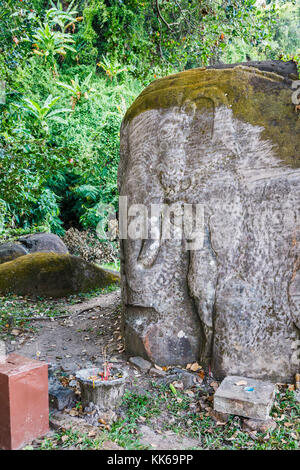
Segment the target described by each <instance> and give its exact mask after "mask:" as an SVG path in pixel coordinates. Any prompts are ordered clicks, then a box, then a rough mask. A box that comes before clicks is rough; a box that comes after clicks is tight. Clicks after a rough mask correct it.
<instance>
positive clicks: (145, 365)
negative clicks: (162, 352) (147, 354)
mask: <svg viewBox="0 0 300 470" xmlns="http://www.w3.org/2000/svg"><path fill="white" fill-rule="evenodd" d="M129 362H130V364H132V365H133V366H135V367H137V368H138V369H140V370H141V371H143V372H149V370H150V369H151V362H149V361H146V360H145V359H143V358H142V357H140V356H135V357H131V358H130V359H129Z"/></svg>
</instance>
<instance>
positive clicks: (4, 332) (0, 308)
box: [0, 284, 119, 339]
mask: <svg viewBox="0 0 300 470" xmlns="http://www.w3.org/2000/svg"><path fill="white" fill-rule="evenodd" d="M118 289H119V286H117V285H115V284H114V285H111V286H107V287H104V288H101V289H96V290H93V291H90V292H87V293H81V294H76V295H71V296H69V297H66V298H63V299H51V298H47V299H46V298H43V297H27V296H17V295H12V294H9V295H6V296H0V339H1V338H2V339H5V338H7V336H11V330H12V329H13V328H20V329H21V330H25V331H26V330H30V331H31V332H34V331H35V325H34V324H33V322H32V320H30V318H31V317H48V318H56V317H59V316H61V315H66V314H67V309H66V306H67V305H74V304H77V303H80V302H83V301H85V300H89V299H93V298H94V297H98V296H100V295H104V294H107V293H109V292H114V291H115V290H118Z"/></svg>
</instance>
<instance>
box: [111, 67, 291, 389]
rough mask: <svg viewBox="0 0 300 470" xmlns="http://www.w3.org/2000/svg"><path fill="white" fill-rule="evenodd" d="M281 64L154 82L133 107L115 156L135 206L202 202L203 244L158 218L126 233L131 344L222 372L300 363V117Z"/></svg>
mask: <svg viewBox="0 0 300 470" xmlns="http://www.w3.org/2000/svg"><path fill="white" fill-rule="evenodd" d="M277 65H278V64H276V63H272V64H265V65H261V66H260V69H263V68H264V67H265V68H267V70H274V72H276V70H278V73H274V72H270V71H264V70H259V69H258V68H255V67H246V66H241V65H240V66H236V67H232V66H230V67H228V68H226V67H225V68H222V69H196V70H190V71H186V72H183V73H180V74H177V75H173V76H170V77H167V78H165V79H161V80H157V81H155V82H154V83H152V84H151V85H150V86H149V87H148V88H146V90H144V91H143V93H142V94H141V95H140V96H139V97H138V98H137V100H136V101H135V102H134V103H133V105H132V106H131V108H130V109H129V110H128V112H127V114H126V116H125V118H124V121H123V124H122V129H121V161H120V166H119V191H120V195H121V196H127V197H128V208H130V207H131V205H132V204H144V205H145V206H146V207H147V209H149V208H150V206H151V205H152V204H168V205H169V206H171V208H172V209H176V208H177V209H178V208H181V207H182V205H183V203H189V204H193V205H196V204H198V205H200V207H202V208H203V211H204V215H203V217H204V219H203V221H204V223H203V234H204V243H203V244H202V245H201V246H199V247H196V248H197V249H193V250H187V249H186V247H187V239H185V238H183V239H182V240H179V239H174V238H173V239H172V238H170V237H163V236H162V233H163V227H164V217H163V216H162V214H159V215H158V216H157V219H156V220H158V223H157V224H156V225H155V227H156V232H160V233H158V235H157V236H153V233H152V234H151V236H149V237H148V236H147V234H146V235H145V233H144V234H143V235H142V236H141V237H140V239H133V238H132V237H130V236H128V238H127V239H124V240H122V244H121V245H122V246H121V249H122V287H123V299H124V308H125V310H124V328H125V339H126V349H127V352H128V353H129V354H131V355H142V356H143V357H144V358H146V359H147V358H148V359H151V360H152V361H154V362H155V363H157V364H160V365H167V364H186V363H187V362H191V361H194V360H200V361H202V362H203V363H204V362H205V363H207V364H210V365H211V366H212V370H213V371H214V373H215V374H216V375H217V376H219V377H222V376H225V375H228V374H230V375H243V376H248V377H254V378H268V379H271V380H290V379H291V378H292V377H293V375H294V374H295V372H296V371H297V369H298V368H299V360H298V359H297V351H296V349H295V348H297V347H298V348H299V344H300V343H299V329H300V261H299V260H300V246H299V243H300V218H299V216H300V213H299V212H300V206H299V202H300V119H299V115H297V113H296V112H295V106H294V105H293V103H292V93H293V89H292V79H295V78H296V68H295V67H294V66H293V64H291V63H289V64H288V66H287V68H285V67H284V64H282V63H280V67H277ZM287 69H288V72H287V73H284V70H287ZM129 219H130V218H129ZM174 224H175V225H176V222H174ZM175 228H176V227H175ZM151 237H152V238H151ZM199 239H200V235H199Z"/></svg>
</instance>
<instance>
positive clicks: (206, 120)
mask: <svg viewBox="0 0 300 470" xmlns="http://www.w3.org/2000/svg"><path fill="white" fill-rule="evenodd" d="M194 105H195V109H197V110H198V112H197V113H195V116H194V123H193V127H194V129H195V130H196V133H197V135H198V137H199V135H200V136H201V137H202V138H203V139H204V140H203V143H206V142H208V141H211V140H212V139H213V135H214V127H215V115H216V111H215V108H216V105H215V102H214V100H213V99H212V98H209V97H206V96H201V95H200V96H198V97H197V98H196V100H195V101H194ZM199 111H200V112H199ZM191 134H192V135H193V134H194V133H193V132H192V133H191Z"/></svg>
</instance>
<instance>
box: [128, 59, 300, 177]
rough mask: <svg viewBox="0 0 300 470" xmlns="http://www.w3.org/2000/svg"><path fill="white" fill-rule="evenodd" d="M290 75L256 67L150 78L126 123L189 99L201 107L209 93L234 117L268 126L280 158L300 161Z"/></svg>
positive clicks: (298, 120) (266, 130)
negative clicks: (286, 75)
mask: <svg viewBox="0 0 300 470" xmlns="http://www.w3.org/2000/svg"><path fill="white" fill-rule="evenodd" d="M292 93H293V89H292V79H291V78H288V77H284V76H282V75H278V74H276V73H274V72H268V71H262V70H259V69H257V68H255V67H246V66H244V65H237V66H236V67H233V68H223V69H205V68H199V69H193V70H187V71H185V72H181V73H178V74H175V75H170V76H169V77H166V78H162V79H160V80H156V81H155V82H153V83H151V84H150V85H149V86H148V87H147V88H146V89H145V90H144V91H143V92H142V93H141V94H140V96H139V97H138V98H137V99H136V100H135V102H134V103H133V104H132V106H131V107H130V108H129V110H128V111H127V113H126V115H125V118H124V123H123V125H126V124H127V123H129V122H130V121H131V120H132V119H134V118H135V117H136V116H138V115H139V114H141V113H143V112H145V111H147V110H150V109H166V108H171V107H175V106H176V107H177V106H179V107H180V106H182V104H183V103H184V102H185V101H186V100H190V101H192V102H193V103H195V105H196V107H197V109H198V110H199V111H201V109H203V107H205V106H206V103H207V101H206V100H203V98H209V99H211V100H212V101H213V102H214V104H215V106H220V105H225V106H227V107H230V108H231V109H232V111H233V114H234V116H235V117H236V118H238V119H240V120H242V121H244V122H248V123H250V124H253V125H258V126H262V127H263V128H264V131H263V134H262V137H263V138H265V139H268V140H270V141H272V143H273V144H274V148H275V150H276V153H277V156H278V158H279V159H280V160H281V161H282V162H284V163H286V164H288V165H290V166H292V167H294V168H299V167H300V118H299V113H298V114H297V113H296V111H295V106H294V105H293V103H292Z"/></svg>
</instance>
